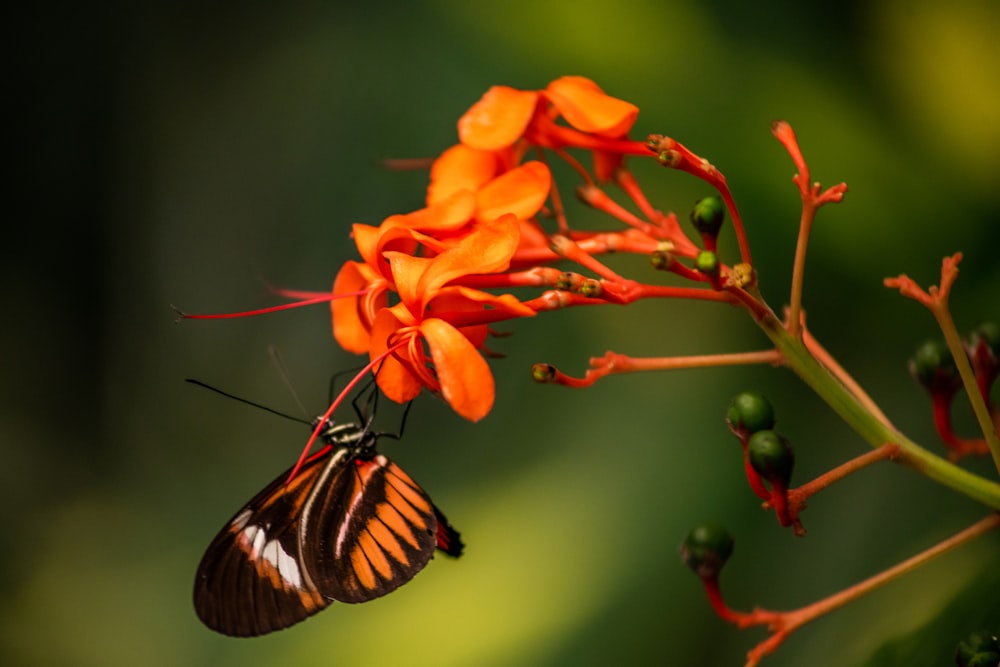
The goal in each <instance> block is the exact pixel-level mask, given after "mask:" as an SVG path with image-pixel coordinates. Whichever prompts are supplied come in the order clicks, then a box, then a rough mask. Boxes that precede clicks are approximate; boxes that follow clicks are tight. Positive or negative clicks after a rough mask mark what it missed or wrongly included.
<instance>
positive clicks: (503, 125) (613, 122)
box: [458, 76, 648, 179]
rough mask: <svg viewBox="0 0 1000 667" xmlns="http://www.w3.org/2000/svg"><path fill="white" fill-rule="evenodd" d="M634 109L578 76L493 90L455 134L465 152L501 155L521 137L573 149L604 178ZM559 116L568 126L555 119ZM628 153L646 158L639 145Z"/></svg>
mask: <svg viewBox="0 0 1000 667" xmlns="http://www.w3.org/2000/svg"><path fill="white" fill-rule="evenodd" d="M638 115H639V109H638V107H636V106H635V105H634V104H631V103H629V102H625V101H623V100H620V99H618V98H615V97H611V96H610V95H606V94H605V93H604V91H603V90H601V88H600V87H599V86H598V85H597V84H596V83H594V82H593V81H591V80H590V79H586V78H584V77H581V76H565V77H562V78H560V79H556V80H555V81H553V82H552V83H550V84H549V85H548V86H547V87H546V88H545V90H542V91H521V90H516V89H514V88H509V87H507V86H494V87H492V88H490V89H489V90H488V91H487V92H486V94H485V95H483V97H482V98H481V99H480V100H479V101H478V102H476V104H474V105H473V106H472V107H471V108H470V109H469V110H468V111H467V112H466V113H465V114H464V115H463V116H462V118H461V119H459V121H458V135H459V138H460V139H461V141H462V143H463V144H465V145H466V146H468V147H470V148H475V149H479V150H483V151H494V152H498V153H500V154H503V152H504V151H507V152H517V151H518V150H523V147H522V148H520V149H518V147H517V144H518V142H519V141H520V140H521V139H524V140H525V141H526V142H527V143H530V144H534V145H537V146H543V147H545V148H554V149H559V148H563V147H566V146H575V147H579V148H585V149H588V150H592V151H594V161H595V165H594V167H595V172H596V174H597V177H598V178H600V179H609V178H611V176H612V175H613V173H614V169H615V168H617V167H618V166H619V165H620V164H621V161H622V156H623V150H622V148H623V146H621V145H619V144H621V143H622V142H621V140H622V139H624V138H625V137H627V135H628V132H629V130H630V129H632V125H633V124H634V123H635V119H636V117H637V116H638ZM559 117H562V118H563V120H565V121H566V123H568V126H566V125H559V124H557V123H556V122H555V121H556V119H557V118H559ZM628 148H629V151H628V152H632V153H638V154H648V151H646V150H645V149H644V148H643V147H642V146H640V145H638V144H636V145H631V146H628Z"/></svg>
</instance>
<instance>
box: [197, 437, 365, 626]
mask: <svg viewBox="0 0 1000 667" xmlns="http://www.w3.org/2000/svg"><path fill="white" fill-rule="evenodd" d="M348 459H349V457H348V452H347V451H346V450H344V449H341V450H339V451H335V453H333V454H332V455H331V456H329V457H319V458H317V459H314V460H312V461H309V462H308V463H306V464H305V465H304V466H303V467H302V469H301V470H300V471H299V473H298V475H296V477H295V479H293V480H292V481H291V483H289V484H288V485H287V486H286V484H285V482H286V480H287V479H288V472H286V473H284V474H283V475H282V476H280V477H278V478H277V479H276V480H274V481H273V482H271V484H269V485H268V486H267V488H265V489H264V490H263V491H261V492H260V493H258V494H257V495H256V496H254V498H253V499H252V500H251V501H250V502H249V503H247V505H246V506H245V507H244V508H243V509H242V510H240V511H239V512H238V513H237V514H236V516H234V517H233V518H232V519H231V520H230V521H229V523H227V524H226V527H225V528H223V529H222V530H221V531H220V532H219V534H218V535H217V536H216V537H215V539H214V540H212V543H211V544H210V545H209V547H208V550H207V551H206V552H205V555H204V556H203V557H202V559H201V563H200V564H199V565H198V573H197V575H196V577H195V586H194V606H195V610H196V611H197V613H198V617H199V618H200V619H201V620H202V622H203V623H204V624H205V625H207V626H208V627H209V628H211V629H213V630H215V631H217V632H221V633H222V634H225V635H231V636H235V637H252V636H256V635H262V634H265V633H268V632H273V631H275V630H280V629H282V628H286V627H288V626H290V625H293V624H295V623H298V622H299V621H301V620H303V619H305V618H307V617H309V616H311V615H313V614H315V613H316V612H318V611H320V610H321V609H324V608H325V607H326V606H327V605H329V604H330V600H329V598H328V597H327V596H325V595H323V594H322V593H321V592H320V590H319V589H318V588H317V587H316V584H315V582H314V575H313V572H312V565H311V564H310V563H309V562H308V561H304V560H303V559H302V555H301V554H302V551H301V546H300V545H301V543H302V542H303V540H304V539H305V536H304V535H303V533H302V528H303V526H304V523H303V521H302V519H303V511H304V509H305V508H306V507H307V506H308V505H309V503H310V498H312V497H313V496H314V495H315V491H314V490H315V489H316V485H317V483H318V482H319V481H320V479H321V478H322V477H323V476H324V475H333V476H336V474H337V472H338V470H339V469H342V468H344V467H345V466H344V464H345V462H346V461H347V460H348Z"/></svg>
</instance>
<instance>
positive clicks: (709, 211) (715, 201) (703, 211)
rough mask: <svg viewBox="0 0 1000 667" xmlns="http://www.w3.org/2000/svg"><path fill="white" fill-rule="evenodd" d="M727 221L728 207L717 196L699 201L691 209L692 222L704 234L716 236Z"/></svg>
mask: <svg viewBox="0 0 1000 667" xmlns="http://www.w3.org/2000/svg"><path fill="white" fill-rule="evenodd" d="M725 219H726V207H725V205H724V204H723V203H722V199H721V198H719V197H716V196H712V197H705V198H704V199H699V200H698V201H697V202H695V205H694V208H693V209H691V222H692V223H693V224H694V227H695V229H697V230H698V231H699V232H700V233H702V234H707V235H709V236H716V235H717V234H718V233H719V228H720V227H722V221H723V220H725Z"/></svg>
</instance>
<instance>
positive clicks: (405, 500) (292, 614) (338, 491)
mask: <svg viewBox="0 0 1000 667" xmlns="http://www.w3.org/2000/svg"><path fill="white" fill-rule="evenodd" d="M197 384H201V383H197ZM222 393H224V392H222ZM359 414H360V413H359ZM370 423H371V419H368V420H367V423H366V424H365V425H363V426H362V425H359V424H354V423H345V424H334V423H333V422H332V421H325V422H323V424H322V427H321V431H320V437H321V438H322V439H323V440H324V441H325V442H326V444H327V445H329V446H328V447H327V448H325V449H324V450H322V451H321V452H319V453H317V454H315V455H314V456H313V457H312V458H310V459H307V460H306V462H305V463H304V464H303V465H302V467H301V468H300V469H299V471H298V473H297V474H296V476H295V477H294V478H292V479H291V480H290V481H289V474H290V472H291V471H287V472H285V473H284V474H282V475H281V476H280V477H278V478H277V479H275V480H274V481H273V482H271V483H270V484H269V485H268V486H267V487H266V488H265V489H264V490H263V491H261V492H260V493H258V494H257V495H256V496H254V497H253V499H252V500H250V502H249V503H247V504H246V505H245V506H244V507H243V509H241V510H240V511H239V512H237V513H236V515H235V516H234V517H233V518H232V519H230V521H229V522H228V523H227V524H226V525H225V527H224V528H223V529H222V530H221V531H220V532H219V534H218V535H216V537H215V539H214V540H212V543H211V544H210V545H209V546H208V549H207V550H206V551H205V555H204V556H203V557H202V559H201V563H200V564H199V565H198V572H197V575H196V577H195V585H194V607H195V611H196V612H197V614H198V617H199V618H200V619H201V621H202V622H203V623H204V624H205V625H206V626H208V627H209V628H211V629H212V630H215V631H217V632H220V633H222V634H225V635H230V636H234V637H252V636H256V635H262V634H266V633H268V632H273V631H275V630H281V629H283V628H287V627H289V626H291V625H294V624H295V623H298V622H299V621H302V620H304V619H306V618H308V617H309V616H312V615H313V614H315V613H317V612H319V611H320V610H322V609H325V608H326V607H327V606H329V604H330V603H331V602H333V601H338V602H351V603H356V602H367V601H368V600H372V599H374V598H377V597H380V596H382V595H385V594H387V593H390V592H392V591H394V590H395V589H396V588H398V587H400V586H402V585H403V584H405V583H406V582H408V581H409V580H410V579H412V578H413V577H414V575H416V574H417V572H419V571H420V570H422V569H423V568H424V566H425V565H427V562H428V561H429V560H430V559H431V557H432V556H433V555H434V551H435V549H437V550H440V551H442V552H444V553H445V554H447V555H449V556H453V557H458V556H460V555H461V553H462V549H463V546H464V545H463V544H462V540H461V537H460V535H459V533H458V532H457V531H456V530H455V529H454V528H452V527H451V525H450V524H449V523H448V520H447V519H446V518H445V516H444V514H442V513H441V511H440V510H439V509H438V508H437V507H435V506H434V503H432V502H431V499H430V497H428V495H427V493H426V492H425V491H424V490H423V489H422V488H420V486H419V485H418V484H417V483H416V482H414V481H413V479H412V478H411V477H410V476H409V475H407V474H406V473H405V472H404V471H403V469H402V468H400V467H399V466H398V465H396V464H395V463H394V462H393V461H392V460H390V459H389V458H388V457H387V456H385V455H383V454H380V453H378V452H377V451H376V449H375V445H376V443H377V441H378V439H379V438H380V437H383V436H387V437H398V436H396V435H394V434H387V433H378V432H375V431H372V430H370V428H369V426H370Z"/></svg>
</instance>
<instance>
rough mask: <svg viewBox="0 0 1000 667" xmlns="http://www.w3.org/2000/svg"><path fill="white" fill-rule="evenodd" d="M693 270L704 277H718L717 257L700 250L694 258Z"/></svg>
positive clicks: (709, 252) (712, 253)
mask: <svg viewBox="0 0 1000 667" xmlns="http://www.w3.org/2000/svg"><path fill="white" fill-rule="evenodd" d="M694 268H696V269H698V270H699V271H701V272H702V273H704V274H705V275H706V276H717V275H719V268H720V267H719V256H718V255H716V254H715V253H714V252H712V251H710V250H702V251H701V252H699V253H698V256H697V257H695V258H694Z"/></svg>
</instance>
